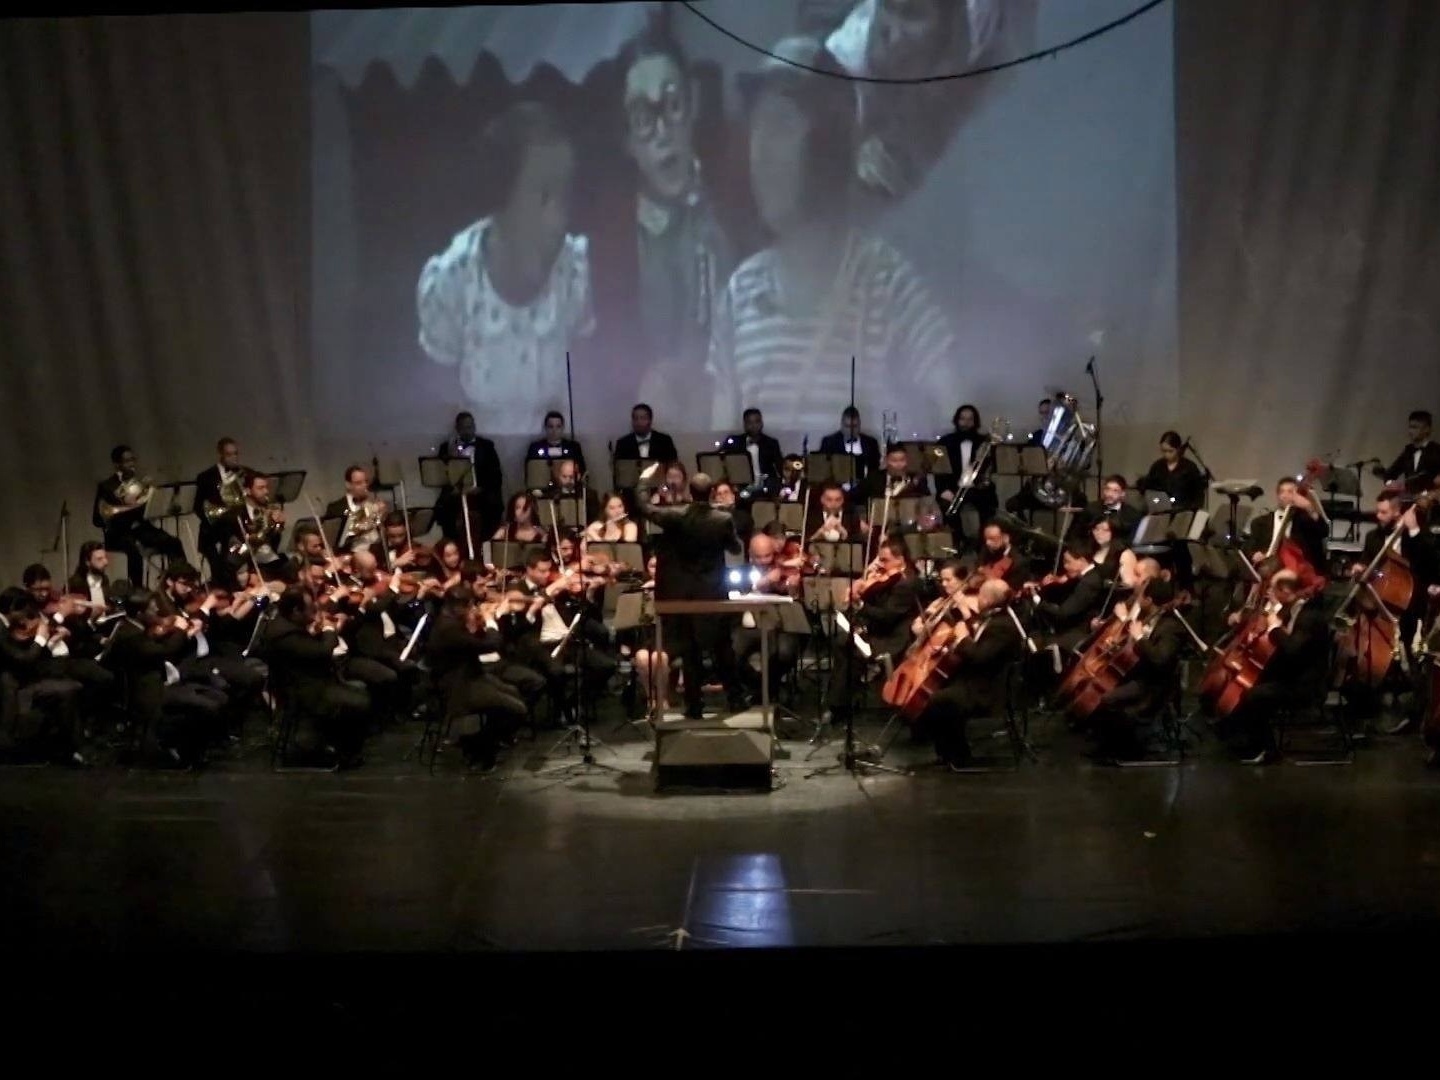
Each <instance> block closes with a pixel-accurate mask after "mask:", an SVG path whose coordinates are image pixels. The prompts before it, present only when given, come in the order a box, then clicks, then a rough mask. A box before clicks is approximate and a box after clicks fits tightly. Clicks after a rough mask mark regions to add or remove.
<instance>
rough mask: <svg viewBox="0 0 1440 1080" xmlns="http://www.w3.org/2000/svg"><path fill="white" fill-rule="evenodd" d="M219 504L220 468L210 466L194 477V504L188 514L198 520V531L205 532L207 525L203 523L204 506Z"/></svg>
mask: <svg viewBox="0 0 1440 1080" xmlns="http://www.w3.org/2000/svg"><path fill="white" fill-rule="evenodd" d="M219 502H220V466H219V465H211V466H210V467H209V468H208V469H206V470H205V471H204V472H202V473H201V474H200V475H199V476H197V477H195V502H194V503H193V504H192V505H191V507H190V512H191V513H192V514H194V515H195V516H196V517H197V518H199V519H200V531H201V532H205V531H206V529H207V528H208V525H207V523H206V521H205V506H206V504H207V503H208V504H211V505H215V504H218V503H219Z"/></svg>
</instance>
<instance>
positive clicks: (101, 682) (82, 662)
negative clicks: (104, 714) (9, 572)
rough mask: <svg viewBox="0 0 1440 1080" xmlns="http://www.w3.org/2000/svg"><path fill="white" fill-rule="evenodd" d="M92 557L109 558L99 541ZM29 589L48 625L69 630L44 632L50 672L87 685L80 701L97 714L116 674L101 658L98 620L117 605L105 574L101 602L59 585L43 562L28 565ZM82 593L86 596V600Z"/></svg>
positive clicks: (25, 577) (112, 686) (27, 579)
mask: <svg viewBox="0 0 1440 1080" xmlns="http://www.w3.org/2000/svg"><path fill="white" fill-rule="evenodd" d="M90 544H91V545H94V546H93V548H92V557H93V556H94V555H95V554H98V555H99V556H100V557H101V558H104V557H105V549H104V548H101V547H100V545H99V543H98V542H97V541H93V540H92V541H90ZM22 581H23V584H24V586H25V592H27V593H28V594H29V596H30V600H31V602H32V603H33V604H34V605H35V606H36V607H37V608H38V609H39V611H40V615H41V617H42V618H44V619H45V620H46V625H47V628H48V627H54V628H57V629H62V630H64V631H65V633H64V634H59V635H55V634H51V633H49V631H48V629H47V633H46V634H44V635H42V637H45V638H47V639H48V641H49V649H50V654H51V664H50V673H51V674H52V675H54V676H57V677H59V678H64V679H74V680H76V681H77V682H79V683H80V684H81V686H82V687H84V696H83V698H82V700H81V702H80V704H81V707H82V708H84V709H86V710H87V712H86V713H85V715H94V713H95V711H96V710H97V709H99V708H100V707H101V706H102V705H103V703H104V701H105V700H106V696H107V695H108V693H109V692H110V691H111V690H112V689H113V688H114V685H115V676H114V674H112V673H111V672H110V671H107V670H106V669H105V668H104V667H102V666H101V665H100V663H99V662H98V661H97V659H96V658H97V657H98V656H99V655H100V652H101V649H102V647H103V643H102V641H101V629H102V627H101V624H100V623H99V622H98V620H99V619H101V618H102V617H103V616H104V615H105V614H106V613H107V612H108V611H109V610H110V609H111V608H112V607H113V605H112V604H110V603H109V602H107V600H106V599H105V582H104V580H103V575H102V578H101V580H100V581H99V583H98V584H99V596H100V599H99V601H95V600H92V599H91V598H90V597H88V596H84V594H81V595H73V593H74V592H75V591H76V590H71V592H69V593H65V592H61V591H60V590H59V589H57V588H55V583H54V581H53V580H52V579H51V577H50V571H49V570H48V569H47V568H46V567H45V565H44V564H43V563H32V564H31V565H30V566H27V567H26V568H25V572H24V575H23V578H22ZM82 596H84V598H83V599H82Z"/></svg>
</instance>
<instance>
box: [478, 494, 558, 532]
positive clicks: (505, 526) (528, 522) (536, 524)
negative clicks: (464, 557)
mask: <svg viewBox="0 0 1440 1080" xmlns="http://www.w3.org/2000/svg"><path fill="white" fill-rule="evenodd" d="M546 535H547V534H546V532H545V530H544V528H543V527H541V525H540V511H539V509H537V507H536V505H535V498H534V496H533V495H531V494H530V493H529V492H528V491H519V492H516V493H515V494H514V495H511V496H510V501H509V502H508V503H506V504H505V517H504V519H503V520H502V521H501V522H500V527H499V528H498V529H496V530H495V535H494V536H492V537H491V538H490V539H492V540H505V541H508V542H509V543H512V544H543V543H545V537H546Z"/></svg>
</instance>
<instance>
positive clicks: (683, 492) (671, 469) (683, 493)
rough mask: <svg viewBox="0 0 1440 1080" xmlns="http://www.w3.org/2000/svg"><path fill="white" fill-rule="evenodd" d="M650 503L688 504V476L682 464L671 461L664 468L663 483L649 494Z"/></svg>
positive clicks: (666, 504)
mask: <svg viewBox="0 0 1440 1080" xmlns="http://www.w3.org/2000/svg"><path fill="white" fill-rule="evenodd" d="M727 482H728V481H727ZM731 490H732V491H733V490H734V486H733V485H731ZM650 502H651V503H652V504H653V505H655V506H683V505H684V504H686V503H688V502H690V474H689V473H688V472H687V471H686V470H685V465H684V464H683V463H682V462H679V461H672V462H669V463H668V464H667V465H666V466H665V483H663V484H662V485H661V486H660V487H658V488H656V489H655V491H654V492H653V493H652V494H651V496H650Z"/></svg>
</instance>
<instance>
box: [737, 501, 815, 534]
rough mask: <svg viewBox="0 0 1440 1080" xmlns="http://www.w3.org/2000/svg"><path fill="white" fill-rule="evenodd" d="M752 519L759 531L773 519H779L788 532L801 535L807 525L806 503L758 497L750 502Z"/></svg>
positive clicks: (781, 525)
mask: <svg viewBox="0 0 1440 1080" xmlns="http://www.w3.org/2000/svg"><path fill="white" fill-rule="evenodd" d="M750 520H751V521H752V522H754V524H755V531H756V532H759V531H760V530H761V529H763V528H764V527H765V526H766V525H769V524H770V523H771V522H772V521H779V522H780V527H781V528H782V529H784V530H785V532H786V533H787V534H791V535H797V536H798V535H799V534H800V531H801V530H802V529H804V527H805V504H804V503H798V502H793V503H792V502H780V501H779V500H778V499H756V500H755V501H754V502H752V503H751V504H750Z"/></svg>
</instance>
